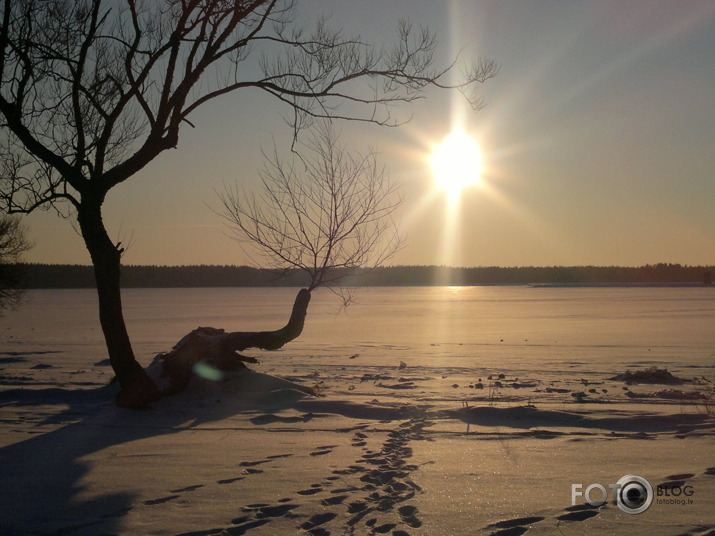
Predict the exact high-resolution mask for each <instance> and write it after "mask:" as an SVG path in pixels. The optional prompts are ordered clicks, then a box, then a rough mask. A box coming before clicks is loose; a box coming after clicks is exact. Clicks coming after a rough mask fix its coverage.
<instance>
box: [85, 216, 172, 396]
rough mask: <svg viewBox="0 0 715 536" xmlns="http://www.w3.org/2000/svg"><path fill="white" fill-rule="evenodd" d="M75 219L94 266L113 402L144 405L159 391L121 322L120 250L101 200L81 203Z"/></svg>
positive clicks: (122, 320) (122, 315)
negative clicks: (115, 383)
mask: <svg viewBox="0 0 715 536" xmlns="http://www.w3.org/2000/svg"><path fill="white" fill-rule="evenodd" d="M77 219H78V222H79V226H80V230H81V232H82V237H83V238H84V241H85V245H86V246H87V250H88V251H89V254H90V256H91V258H92V264H93V266H94V276H95V280H96V284H97V295H98V298H99V322H100V324H101V326H102V332H103V333H104V339H105V341H106V344H107V351H108V353H109V361H110V363H111V365H112V369H114V373H115V374H116V377H117V380H118V381H119V385H120V387H121V391H120V392H119V394H118V395H117V397H116V403H117V405H118V406H120V407H126V408H134V409H141V408H145V407H147V406H148V404H149V403H150V402H152V401H154V400H157V399H158V398H159V390H158V389H157V387H156V385H155V384H154V382H153V381H152V380H151V379H150V378H149V376H148V375H147V374H146V372H145V371H144V369H143V368H142V367H141V365H140V364H139V363H138V362H137V360H136V358H135V357H134V352H133V350H132V345H131V342H130V340H129V334H128V333H127V327H126V324H125V323H124V314H123V312H122V297H121V290H120V285H119V278H120V262H121V252H120V251H119V250H118V248H117V246H115V245H114V244H113V243H112V241H111V240H110V238H109V235H108V234H107V231H106V229H105V228H104V223H103V221H102V214H101V202H99V203H92V204H89V206H87V205H85V204H84V203H83V204H82V206H80V208H79V210H78V215H77Z"/></svg>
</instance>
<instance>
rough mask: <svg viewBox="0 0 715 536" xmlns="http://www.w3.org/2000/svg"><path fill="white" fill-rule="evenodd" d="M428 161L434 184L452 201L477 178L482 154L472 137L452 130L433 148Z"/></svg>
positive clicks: (480, 167) (476, 181) (479, 173)
mask: <svg viewBox="0 0 715 536" xmlns="http://www.w3.org/2000/svg"><path fill="white" fill-rule="evenodd" d="M430 164H431V165H432V173H433V174H434V179H435V182H436V184H437V186H438V187H439V188H441V189H442V190H444V191H445V192H446V194H447V197H448V198H449V200H450V201H452V202H454V201H456V200H457V199H459V196H460V195H461V193H462V190H463V189H464V188H466V187H468V186H472V185H475V184H477V183H478V182H479V179H480V175H481V172H482V154H481V151H480V150H479V145H477V142H476V140H475V139H474V138H472V137H471V136H470V135H469V134H466V133H465V132H462V131H461V130H456V131H454V132H452V133H451V134H449V135H448V136H447V137H446V138H445V139H444V141H443V142H442V143H441V144H440V145H438V146H436V147H435V148H434V150H433V151H432V155H431V157H430Z"/></svg>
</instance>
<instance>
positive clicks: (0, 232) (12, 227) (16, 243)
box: [0, 215, 30, 314]
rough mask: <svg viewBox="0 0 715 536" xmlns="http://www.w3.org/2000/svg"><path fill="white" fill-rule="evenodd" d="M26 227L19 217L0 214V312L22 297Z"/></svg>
mask: <svg viewBox="0 0 715 536" xmlns="http://www.w3.org/2000/svg"><path fill="white" fill-rule="evenodd" d="M26 234H27V233H26V229H25V226H24V225H23V224H22V222H21V221H20V219H19V218H16V217H12V216H7V215H0V314H1V313H2V312H3V310H6V309H12V308H14V307H16V306H17V305H18V304H19V303H20V300H21V298H22V295H23V292H24V289H23V285H22V283H23V282H22V277H23V272H24V270H23V267H22V266H21V265H20V260H21V256H22V254H23V253H24V252H25V251H27V250H28V249H30V242H29V241H28V240H27V237H26Z"/></svg>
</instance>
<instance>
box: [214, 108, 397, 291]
mask: <svg viewBox="0 0 715 536" xmlns="http://www.w3.org/2000/svg"><path fill="white" fill-rule="evenodd" d="M338 138H339V136H338V133H337V132H336V131H335V129H334V127H333V125H332V124H330V123H328V122H322V123H319V124H318V126H317V127H316V128H314V129H313V130H312V132H311V135H310V136H309V137H308V138H307V141H306V142H305V143H304V144H303V147H300V148H298V153H297V154H296V153H291V155H290V159H289V160H287V161H286V160H283V159H281V157H280V156H279V153H278V150H277V149H276V148H275V147H274V150H273V153H272V154H271V155H269V156H266V158H265V161H266V164H265V167H264V168H263V170H262V171H261V172H260V176H261V181H262V190H261V192H260V193H258V194H256V193H249V192H246V191H245V189H243V188H240V187H239V186H238V185H235V186H234V187H231V188H227V189H226V190H225V191H224V192H223V193H221V194H220V195H219V197H220V199H221V202H222V205H223V216H224V217H225V218H226V219H227V220H228V222H229V223H230V225H231V228H232V230H233V231H234V233H235V237H236V239H237V240H238V241H239V242H240V243H241V244H242V245H244V244H245V245H246V246H247V249H249V250H252V251H253V252H256V253H257V254H258V259H257V260H258V262H257V264H258V265H259V266H262V267H271V268H274V269H277V270H286V269H297V270H299V271H302V272H305V273H306V274H307V276H308V278H309V280H310V284H309V286H308V290H309V291H312V290H313V289H314V288H317V287H319V286H321V285H327V286H330V285H332V284H333V283H335V282H336V281H338V280H339V279H340V278H341V277H342V276H344V275H345V274H346V271H347V270H350V269H355V268H364V267H371V266H377V265H379V264H382V263H384V262H386V261H387V260H388V259H390V258H391V257H392V256H393V255H394V254H395V253H397V251H398V250H399V249H400V247H401V245H402V237H401V236H400V234H399V232H398V229H397V226H396V225H395V222H394V220H393V217H392V216H393V213H394V211H395V210H396V209H397V208H398V206H399V205H400V203H401V201H402V198H401V196H400V195H399V194H398V192H397V189H396V184H395V182H394V181H393V180H392V179H391V178H390V175H389V174H388V173H387V171H386V170H385V168H384V167H382V166H381V165H380V164H379V163H378V158H377V154H376V153H375V151H374V150H370V151H368V152H367V153H365V154H359V153H351V152H348V151H347V150H346V147H345V146H344V145H342V144H341V143H340V141H339V139H338Z"/></svg>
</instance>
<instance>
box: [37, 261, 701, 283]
mask: <svg viewBox="0 0 715 536" xmlns="http://www.w3.org/2000/svg"><path fill="white" fill-rule="evenodd" d="M23 268H24V272H25V285H24V286H25V287H26V288H28V289H40V288H94V286H95V281H94V273H93V269H92V267H91V266H85V265H64V264H62V265H61V264H25V265H23ZM714 272H715V266H685V265H681V264H670V263H659V264H648V265H644V266H639V267H623V266H547V267H534V266H518V267H496V266H492V267H474V268H454V267H445V266H384V267H377V268H369V269H356V270H341V271H334V272H333V273H332V274H331V279H334V278H339V283H340V285H342V286H346V287H352V286H355V287H367V286H430V285H451V286H460V285H464V286H472V285H554V286H559V285H711V284H712V274H713V273H714ZM308 281H309V279H308V278H307V276H305V274H304V273H302V272H300V271H298V270H285V271H282V272H276V271H274V270H268V269H263V268H254V267H250V266H211V265H196V266H138V265H126V266H123V267H122V280H121V282H122V287H124V288H190V287H301V286H305V285H306V284H307V283H308Z"/></svg>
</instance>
